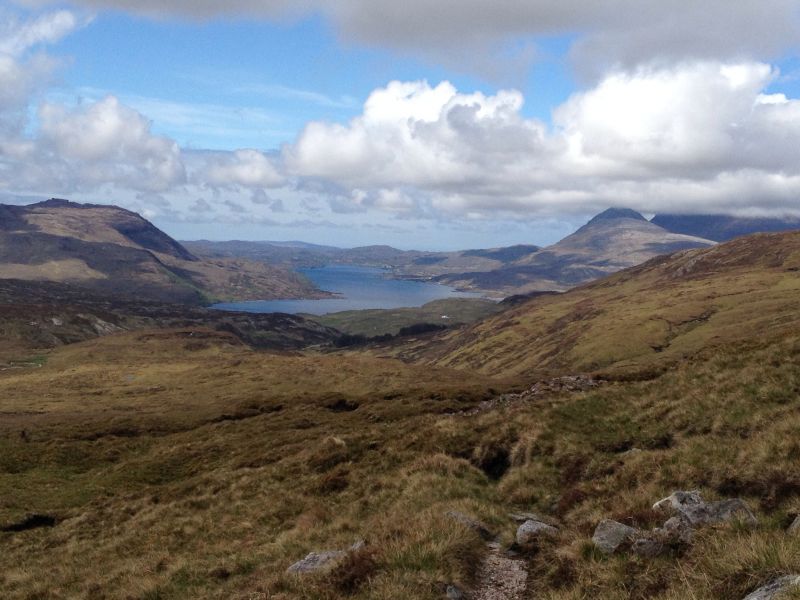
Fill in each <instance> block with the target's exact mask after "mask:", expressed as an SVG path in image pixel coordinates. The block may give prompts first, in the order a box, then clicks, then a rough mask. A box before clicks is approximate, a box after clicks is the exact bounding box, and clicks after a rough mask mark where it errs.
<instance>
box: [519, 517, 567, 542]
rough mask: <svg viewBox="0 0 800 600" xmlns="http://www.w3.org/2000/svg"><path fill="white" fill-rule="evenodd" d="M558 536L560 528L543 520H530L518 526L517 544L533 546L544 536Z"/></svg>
mask: <svg viewBox="0 0 800 600" xmlns="http://www.w3.org/2000/svg"><path fill="white" fill-rule="evenodd" d="M555 537H558V529H556V528H555V527H553V526H552V525H548V524H546V523H542V522H541V521H533V520H528V521H525V522H524V523H523V524H522V525H520V526H519V527H518V528H517V537H516V541H517V544H519V545H520V546H531V545H533V544H535V543H536V542H537V541H539V540H541V539H543V538H550V539H552V538H555Z"/></svg>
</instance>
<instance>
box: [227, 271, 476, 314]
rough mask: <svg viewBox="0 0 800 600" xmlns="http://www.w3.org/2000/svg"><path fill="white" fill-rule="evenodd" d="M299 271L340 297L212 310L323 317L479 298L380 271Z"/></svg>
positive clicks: (231, 304)
mask: <svg viewBox="0 0 800 600" xmlns="http://www.w3.org/2000/svg"><path fill="white" fill-rule="evenodd" d="M299 271H300V272H301V273H303V275H305V276H306V277H308V278H309V279H310V280H311V281H313V282H314V283H315V284H316V285H317V287H319V288H320V289H322V290H326V291H328V292H334V293H336V294H340V296H339V297H336V298H325V299H322V300H260V301H256V302H228V303H222V304H215V305H214V307H213V308H219V309H223V310H235V311H244V312H257V313H269V312H282V313H291V314H294V313H308V314H312V315H324V314H327V313H331V312H340V311H343V310H364V309H368V308H403V307H409V306H422V305H423V304H426V303H428V302H431V301H432V300H440V299H442V298H479V297H480V294H473V293H469V292H458V291H456V290H454V289H453V288H451V287H448V286H446V285H440V284H438V283H430V282H427V281H406V280H403V279H390V278H389V277H388V271H386V270H384V269H374V268H370V267H354V266H343V265H332V266H327V267H320V268H316V269H299Z"/></svg>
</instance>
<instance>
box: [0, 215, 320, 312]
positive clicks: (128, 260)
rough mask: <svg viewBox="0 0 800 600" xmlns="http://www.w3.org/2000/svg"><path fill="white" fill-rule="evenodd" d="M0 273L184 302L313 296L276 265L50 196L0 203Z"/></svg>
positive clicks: (305, 283) (140, 220)
mask: <svg viewBox="0 0 800 600" xmlns="http://www.w3.org/2000/svg"><path fill="white" fill-rule="evenodd" d="M0 279H19V280H27V281H51V282H59V283H69V284H78V285H80V286H81V287H82V288H84V289H88V290H91V291H93V292H95V293H105V294H115V295H120V294H123V295H126V296H129V297H135V298H138V299H142V300H153V301H162V302H181V303H189V304H204V303H208V302H210V301H212V300H217V299H219V300H245V299H265V298H287V297H288V298H291V297H318V296H319V292H318V291H317V290H315V288H314V286H313V285H312V284H311V283H310V282H309V281H307V280H306V279H305V278H303V277H301V276H299V275H297V274H295V273H292V272H290V271H289V270H287V269H284V268H282V267H279V266H273V265H269V264H265V263H263V262H254V261H247V260H244V259H207V258H198V257H197V256H195V255H194V254H192V253H191V252H190V251H189V250H187V249H186V248H185V247H183V246H182V245H181V244H180V243H178V242H177V241H175V240H173V239H172V238H171V237H169V236H168V235H167V234H165V233H164V232H163V231H161V230H159V229H158V228H156V227H155V226H154V225H153V224H152V223H150V222H149V221H147V220H146V219H144V218H142V217H141V216H139V215H138V214H136V213H134V212H131V211H129V210H125V209H122V208H119V207H116V206H106V205H93V204H77V203H73V202H69V201H67V200H58V199H53V200H48V201H46V202H40V203H38V204H31V205H28V206H8V205H0Z"/></svg>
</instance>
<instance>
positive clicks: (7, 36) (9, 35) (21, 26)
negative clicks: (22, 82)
mask: <svg viewBox="0 0 800 600" xmlns="http://www.w3.org/2000/svg"><path fill="white" fill-rule="evenodd" d="M79 24H81V23H80V21H79V19H78V17H77V16H76V15H75V14H74V13H72V12H70V11H67V10H59V11H56V12H51V13H45V14H43V15H40V16H38V17H36V18H34V19H30V20H28V21H23V22H20V21H19V20H18V19H17V18H16V17H15V16H13V15H8V16H7V17H6V19H5V21H4V22H1V23H0V54H5V55H9V56H20V55H22V54H24V53H25V52H27V51H28V50H30V49H31V48H33V47H35V46H38V45H40V44H54V43H55V42H58V41H59V40H61V39H62V38H64V37H65V36H66V35H68V34H69V33H71V32H72V31H74V30H75V29H76V28H77V27H78V26H79ZM84 24H85V23H84Z"/></svg>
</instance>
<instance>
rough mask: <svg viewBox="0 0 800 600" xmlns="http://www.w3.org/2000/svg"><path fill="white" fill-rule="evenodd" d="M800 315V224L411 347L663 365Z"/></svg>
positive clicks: (511, 367)
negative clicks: (797, 227) (798, 228)
mask: <svg viewBox="0 0 800 600" xmlns="http://www.w3.org/2000/svg"><path fill="white" fill-rule="evenodd" d="M798 322H800V233H786V234H761V235H755V236H750V237H746V238H741V239H738V240H734V241H732V242H728V243H727V244H723V245H720V246H715V247H713V248H709V249H700V250H690V251H684V252H681V253H678V254H676V255H673V256H670V257H662V258H658V259H654V260H652V261H650V262H648V263H646V264H644V265H642V266H639V267H634V268H633V269H629V270H626V271H624V272H621V273H619V274H616V275H612V276H610V277H608V278H606V279H603V280H601V281H598V282H596V283H593V284H589V285H586V286H583V287H580V288H577V289H575V290H572V291H570V292H568V293H565V294H561V295H557V296H543V297H539V298H535V299H533V300H531V301H530V302H527V303H524V304H522V305H520V306H518V307H516V308H513V309H511V310H509V311H506V312H503V313H501V314H499V315H497V316H495V317H493V318H489V319H487V320H485V321H481V322H479V323H477V324H475V325H473V326H471V327H469V328H467V329H465V330H462V331H459V332H455V333H452V334H450V335H449V336H446V337H444V338H443V339H442V340H440V343H436V344H429V345H426V346H424V347H421V348H411V349H406V352H405V354H404V356H406V357H407V358H413V359H415V360H423V361H426V362H429V363H430V364H436V365H440V366H450V367H456V368H460V369H467V370H474V371H478V372H482V373H487V374H499V375H519V374H530V373H539V374H546V373H547V372H550V371H558V370H563V369H571V370H574V371H586V370H593V369H601V368H607V367H610V366H615V367H620V368H621V367H628V368H631V369H636V368H639V367H641V366H642V365H666V364H669V363H670V362H672V361H675V360H678V359H681V358H683V357H685V356H687V355H691V354H692V353H694V352H697V351H699V350H701V349H703V348H704V347H706V346H708V345H715V344H719V343H723V342H726V341H734V340H748V339H755V338H758V337H760V336H764V335H769V334H772V333H774V332H780V331H783V330H785V329H787V328H791V327H794V326H796V325H797V324H798Z"/></svg>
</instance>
